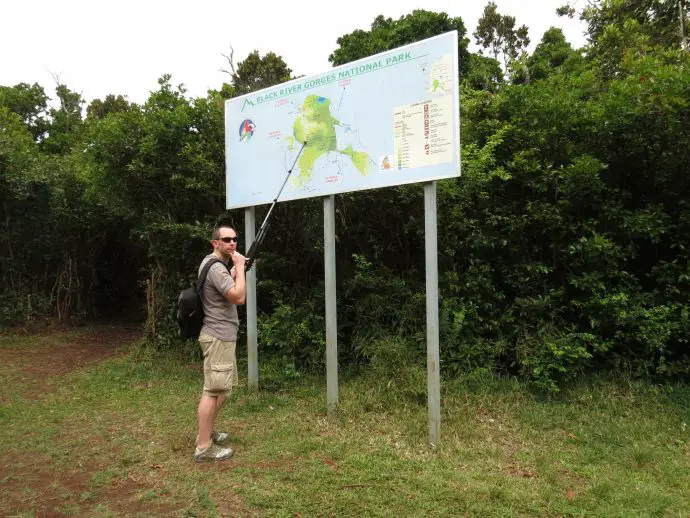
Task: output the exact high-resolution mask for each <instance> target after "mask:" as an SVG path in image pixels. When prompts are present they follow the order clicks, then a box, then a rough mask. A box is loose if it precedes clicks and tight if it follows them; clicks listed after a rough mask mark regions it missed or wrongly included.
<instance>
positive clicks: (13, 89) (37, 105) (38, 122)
mask: <svg viewBox="0 0 690 518" xmlns="http://www.w3.org/2000/svg"><path fill="white" fill-rule="evenodd" d="M47 102H48V96H47V95H46V94H45V91H44V90H43V87H42V86H40V85H39V84H38V83H34V84H33V85H28V84H27V83H19V84H18V85H15V86H0V106H4V107H6V108H7V109H9V110H10V111H12V112H14V113H16V114H17V115H19V118H20V119H21V120H22V122H23V123H24V124H25V125H26V126H27V128H28V129H29V131H30V132H31V134H32V135H33V137H34V140H40V139H41V138H42V137H43V134H44V132H45V131H46V128H47V124H48V121H47V120H46V117H47V115H48V114H47V112H46V108H47Z"/></svg>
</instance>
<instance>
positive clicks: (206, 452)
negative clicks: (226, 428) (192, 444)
mask: <svg viewBox="0 0 690 518" xmlns="http://www.w3.org/2000/svg"><path fill="white" fill-rule="evenodd" d="M233 453H234V452H233V451H232V448H221V447H220V446H218V445H217V444H213V443H211V446H209V447H208V448H204V449H203V450H202V449H200V448H198V447H197V449H196V451H195V452H194V461H195V462H219V461H221V460H226V459H229V458H230V457H232V454H233Z"/></svg>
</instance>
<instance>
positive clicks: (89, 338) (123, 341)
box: [0, 325, 141, 402]
mask: <svg viewBox="0 0 690 518" xmlns="http://www.w3.org/2000/svg"><path fill="white" fill-rule="evenodd" d="M140 337H141V329H140V328H138V327H134V326H119V325H100V326H96V327H89V328H84V329H76V330H73V331H71V332H69V333H47V334H41V335H38V336H36V340H35V344H32V345H31V346H30V347H27V346H21V347H3V348H0V365H2V366H3V367H2V370H3V371H5V370H12V374H13V377H15V378H16V377H19V378H20V379H21V380H22V381H24V382H29V381H34V380H35V381H38V380H40V381H41V383H40V384H38V383H21V384H20V385H21V392H20V394H19V395H21V396H22V397H23V398H24V399H41V398H42V396H43V395H44V394H46V393H50V392H51V389H52V388H53V386H54V380H55V378H56V377H58V376H64V375H66V374H69V373H71V372H73V371H75V370H78V369H80V368H83V367H86V366H88V365H91V364H94V363H97V362H99V361H102V360H104V359H106V358H108V357H110V356H113V355H116V354H118V353H119V352H124V351H125V349H123V348H122V347H121V346H123V345H127V344H131V343H132V342H134V341H136V340H138V339H139V338H140ZM39 387H40V388H39ZM2 392H3V391H2V390H0V393H2ZM1 401H2V398H1V397H0V402H1Z"/></svg>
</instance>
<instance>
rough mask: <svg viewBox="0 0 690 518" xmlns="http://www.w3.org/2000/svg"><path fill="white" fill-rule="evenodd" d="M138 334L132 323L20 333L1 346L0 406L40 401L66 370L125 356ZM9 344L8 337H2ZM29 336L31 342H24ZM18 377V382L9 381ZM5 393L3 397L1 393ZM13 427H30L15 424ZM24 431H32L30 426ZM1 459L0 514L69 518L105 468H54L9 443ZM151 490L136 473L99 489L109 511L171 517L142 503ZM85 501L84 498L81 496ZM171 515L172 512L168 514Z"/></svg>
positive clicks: (82, 506) (85, 503) (83, 508)
mask: <svg viewBox="0 0 690 518" xmlns="http://www.w3.org/2000/svg"><path fill="white" fill-rule="evenodd" d="M140 336H141V329H140V328H138V327H134V326H121V325H99V326H94V327H89V328H83V329H76V330H72V331H69V332H54V333H51V332H47V333H43V334H39V335H35V336H31V337H18V338H17V340H16V342H17V346H12V345H9V346H5V347H0V379H2V381H3V384H4V385H5V386H4V387H0V404H4V403H6V402H7V401H9V399H10V397H15V396H17V395H19V396H20V397H21V398H23V399H25V400H42V399H44V398H45V397H46V395H48V394H50V393H51V392H52V391H53V389H54V386H55V383H56V381H57V380H58V379H59V378H60V377H62V376H65V375H67V374H70V373H72V372H75V371H77V370H79V369H82V368H84V367H88V366H89V365H92V364H95V363H97V362H100V361H102V360H104V359H106V358H108V357H111V356H114V355H118V354H124V353H126V352H127V350H128V347H127V345H129V344H132V343H133V342H135V341H136V340H138V339H139V338H140ZM3 340H7V341H8V342H9V343H10V344H11V343H12V337H3ZM27 340H30V343H27ZM14 381H16V383H13V382H14ZM3 396H4V397H3ZM17 426H19V427H21V426H29V424H28V423H26V424H23V423H17ZM26 433H28V434H30V433H31V432H30V430H27V431H26ZM7 446H8V449H6V450H5V451H4V452H3V454H2V459H1V460H0V472H2V476H0V481H2V484H1V485H0V516H16V515H21V516H25V515H27V514H26V513H29V514H28V515H30V516H68V515H80V514H81V513H83V512H86V513H87V514H89V513H90V509H91V507H92V503H89V500H88V495H89V494H90V492H92V484H93V476H94V474H96V473H98V472H99V471H100V470H102V469H103V468H104V466H101V465H99V464H98V462H94V463H93V464H90V465H81V466H75V467H74V468H73V469H68V470H64V469H62V470H57V469H55V466H54V465H53V462H52V461H51V459H50V457H48V456H46V455H41V454H36V453H35V452H34V453H31V452H29V453H30V454H29V455H27V454H26V452H20V451H18V450H17V449H16V448H13V447H12V446H11V445H7ZM147 489H149V488H148V487H147V485H144V484H142V483H141V482H139V481H138V480H136V479H135V478H134V477H131V478H129V479H127V480H119V479H113V480H112V483H109V484H108V485H107V486H106V487H104V488H102V489H101V490H100V491H99V500H101V499H102V501H104V502H107V509H108V511H109V512H115V513H116V515H118V516H135V515H138V514H141V513H144V514H145V515H148V516H151V515H156V516H169V515H171V511H172V509H170V507H166V506H161V505H159V504H157V503H154V502H141V501H140V500H139V499H138V498H136V495H139V494H141V493H142V491H145V490H147ZM85 499H86V500H85ZM172 514H174V513H172Z"/></svg>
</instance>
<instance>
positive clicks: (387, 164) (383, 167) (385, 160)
mask: <svg viewBox="0 0 690 518" xmlns="http://www.w3.org/2000/svg"><path fill="white" fill-rule="evenodd" d="M396 169H397V165H396V163H395V155H383V156H382V157H381V159H380V160H379V171H380V172H382V173H393V172H395V170H396Z"/></svg>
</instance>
